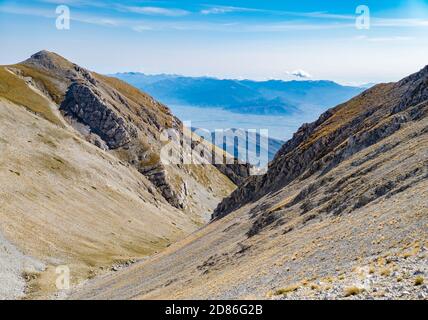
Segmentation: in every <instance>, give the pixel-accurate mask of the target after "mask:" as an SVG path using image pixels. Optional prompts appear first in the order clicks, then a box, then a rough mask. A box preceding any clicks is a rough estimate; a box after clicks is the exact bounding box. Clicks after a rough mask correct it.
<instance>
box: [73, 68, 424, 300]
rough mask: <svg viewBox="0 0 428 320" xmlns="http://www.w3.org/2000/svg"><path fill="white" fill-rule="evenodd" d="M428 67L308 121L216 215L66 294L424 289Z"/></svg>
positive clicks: (305, 294) (373, 294)
mask: <svg viewBox="0 0 428 320" xmlns="http://www.w3.org/2000/svg"><path fill="white" fill-rule="evenodd" d="M427 93H428V67H426V68H424V69H423V70H421V71H420V72H418V73H416V74H414V75H411V76H409V77H407V78H405V79H403V80H402V81H400V82H398V83H390V84H382V85H378V86H375V87H374V88H371V89H370V90H368V91H366V92H364V93H362V94H361V95H359V96H357V97H355V98H354V99H352V100H350V101H348V102H347V103H344V104H342V105H339V106H337V107H336V108H333V109H331V110H329V111H327V112H326V113H325V114H323V115H322V116H321V117H320V118H319V119H318V120H317V121H316V122H314V123H312V124H306V125H303V126H302V127H301V129H300V130H299V131H298V132H297V133H296V134H295V135H294V137H293V139H291V140H290V141H288V142H287V143H286V144H285V145H284V146H283V147H282V149H281V150H280V151H279V152H278V154H277V155H276V157H275V159H274V160H273V162H272V163H271V165H270V168H269V171H268V173H267V174H266V175H264V176H261V177H251V178H249V179H247V181H246V183H245V184H243V185H241V186H240V187H238V189H237V190H236V191H235V192H233V193H232V195H231V196H230V197H229V198H227V199H225V200H224V201H223V202H222V204H221V205H219V206H218V208H217V209H216V211H215V214H214V217H215V220H214V221H213V222H212V223H211V224H209V225H208V226H206V227H205V228H203V229H201V230H199V231H198V232H196V233H194V234H192V235H191V236H189V237H187V238H186V239H185V240H183V241H180V242H178V243H176V244H174V245H173V246H171V247H170V248H168V249H167V250H166V251H164V252H162V253H160V254H158V255H156V256H154V257H153V258H151V259H150V260H148V261H145V262H144V263H141V264H137V265H135V266H133V267H131V268H129V269H127V270H123V271H122V272H120V273H118V274H115V275H105V276H104V277H102V278H99V279H94V280H93V281H90V282H89V283H88V284H87V285H86V286H83V287H82V288H79V289H78V290H76V291H74V292H73V294H72V295H71V297H73V298H83V299H89V298H92V299H93V298H132V299H145V298H185V299H192V298H203V299H204V298H210V299H215V298H220V299H222V298H223V299H224V298H229V299H230V298H275V299H284V298H285V299H286V298H309V297H312V298H316V299H333V298H388V297H389V298H404V299H407V298H411V299H421V298H423V297H427V293H426V286H422V285H418V283H420V282H418V281H416V278H417V277H420V276H421V275H425V274H426V273H427V272H428V256H427V252H428V238H427V234H428V200H427V199H428V153H427V150H428V95H427Z"/></svg>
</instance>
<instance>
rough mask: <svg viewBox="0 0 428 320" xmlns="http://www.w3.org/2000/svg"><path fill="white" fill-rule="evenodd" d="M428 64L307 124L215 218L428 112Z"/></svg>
mask: <svg viewBox="0 0 428 320" xmlns="http://www.w3.org/2000/svg"><path fill="white" fill-rule="evenodd" d="M427 105H428V67H425V68H424V69H423V70H421V71H420V72H418V73H415V74H413V75H411V76H409V77H407V78H405V79H403V80H401V81H400V82H397V83H389V84H382V85H378V86H375V87H373V88H371V89H369V90H367V91H365V92H364V93H362V94H361V95H359V96H357V97H355V98H353V99H351V100H350V101H349V102H347V103H344V104H342V105H339V106H337V107H335V108H333V109H330V110H328V111H327V112H325V113H324V114H323V115H321V117H320V118H319V119H318V120H317V121H315V122H313V123H311V124H304V125H303V126H302V127H301V128H300V129H299V130H298V132H297V133H296V134H294V136H293V138H292V139H291V140H289V141H288V142H286V143H285V144H284V145H283V147H282V148H281V149H280V151H279V152H278V153H277V155H276V156H275V158H274V160H273V161H272V162H271V163H270V167H269V170H268V173H267V174H265V175H263V176H260V177H251V178H249V179H247V180H246V182H245V183H244V184H243V185H242V186H240V187H239V188H238V189H237V190H236V191H234V192H233V193H232V194H231V196H230V197H228V198H226V199H224V200H223V201H222V203H220V204H219V206H218V207H217V208H216V210H215V211H214V214H213V218H219V217H222V216H224V215H226V214H228V213H230V212H232V211H234V210H236V209H237V208H239V207H241V206H242V205H244V204H246V203H249V202H253V201H256V200H258V199H260V198H261V197H263V196H264V195H267V194H272V193H274V192H276V191H278V190H280V189H282V188H284V187H285V186H287V185H288V184H289V183H291V182H292V181H295V180H296V179H300V180H302V179H306V178H308V177H310V176H312V175H314V174H315V173H321V174H326V173H327V172H329V171H330V170H331V169H332V168H334V167H336V166H337V165H338V164H339V163H341V162H343V161H345V160H346V159H348V158H349V157H350V156H352V155H353V154H355V153H357V152H359V151H361V150H363V149H365V148H367V147H369V146H371V145H373V144H375V143H378V142H379V141H381V140H383V139H385V138H387V137H389V136H391V135H392V134H393V133H395V132H397V131H398V130H400V129H401V128H402V127H403V125H405V124H406V123H408V122H411V121H417V120H418V119H420V118H422V117H425V116H426V115H427V112H428V111H427Z"/></svg>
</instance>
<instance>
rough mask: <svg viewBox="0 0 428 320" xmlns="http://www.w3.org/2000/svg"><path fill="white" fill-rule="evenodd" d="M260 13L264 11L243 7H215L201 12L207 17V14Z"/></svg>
mask: <svg viewBox="0 0 428 320" xmlns="http://www.w3.org/2000/svg"><path fill="white" fill-rule="evenodd" d="M260 11H264V10H260V9H251V8H243V7H231V6H216V7H209V8H208V9H204V10H201V14H203V15H208V14H224V13H231V12H260Z"/></svg>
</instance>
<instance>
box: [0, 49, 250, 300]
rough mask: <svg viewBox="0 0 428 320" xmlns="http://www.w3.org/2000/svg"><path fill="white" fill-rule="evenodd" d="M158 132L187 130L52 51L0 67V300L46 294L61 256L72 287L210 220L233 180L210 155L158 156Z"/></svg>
mask: <svg viewBox="0 0 428 320" xmlns="http://www.w3.org/2000/svg"><path fill="white" fill-rule="evenodd" d="M164 129H175V130H176V131H177V132H179V133H182V130H183V129H182V128H181V123H180V122H179V121H178V120H177V119H176V118H175V117H174V116H173V115H172V114H171V113H170V111H169V109H168V108H167V107H166V106H164V105H162V104H160V103H158V102H156V101H155V100H154V99H153V98H151V97H150V96H148V95H146V94H144V93H142V92H140V91H139V90H138V89H136V88H134V87H131V86H130V85H128V84H126V83H124V82H122V81H120V80H118V79H114V78H109V77H105V76H102V75H99V74H96V73H94V72H90V71H88V70H86V69H84V68H82V67H80V66H77V65H75V64H73V63H71V62H69V61H67V60H66V59H64V58H63V57H61V56H59V55H57V54H55V53H52V52H48V51H41V52H39V53H36V54H35V55H33V56H32V57H31V58H30V59H28V60H26V61H24V62H22V63H19V64H16V65H10V66H0V150H1V154H0V163H1V165H0V181H1V183H0V278H1V279H2V284H3V283H4V284H5V285H4V286H3V285H2V286H1V289H0V298H16V297H21V296H23V295H24V294H26V295H27V297H29V298H38V297H46V296H49V295H50V294H52V293H54V292H55V291H57V289H56V288H55V279H56V278H57V274H56V273H55V268H56V267H57V266H59V265H66V266H68V267H69V268H70V271H71V277H72V283H73V285H75V284H77V283H79V282H81V281H83V280H86V279H88V278H91V277H94V276H95V275H96V274H99V273H103V272H105V271H107V270H110V268H111V267H112V265H116V267H114V268H116V269H117V268H119V267H121V266H122V265H123V264H129V263H130V262H129V261H130V260H132V261H133V260H134V259H142V258H144V257H146V256H147V255H150V254H152V253H154V252H156V251H158V250H160V249H162V248H164V247H166V246H167V245H169V244H171V243H172V242H174V241H176V240H177V239H179V238H182V237H183V236H184V235H187V234H189V233H190V232H192V231H194V230H195V229H196V228H198V227H199V226H200V225H201V224H202V223H203V222H204V221H206V220H207V219H209V215H210V212H212V210H213V209H214V208H215V206H216V205H217V203H218V202H219V200H220V199H221V198H222V197H224V196H225V195H227V194H229V193H230V192H231V191H232V190H233V189H234V188H235V185H234V183H233V182H232V181H231V180H230V179H229V178H228V177H227V176H225V175H224V174H222V173H221V172H220V171H219V170H218V169H217V168H216V167H214V166H212V165H209V164H206V165H204V166H203V167H201V166H195V165H193V164H185V165H182V164H173V165H164V164H163V163H161V161H160V157H161V152H162V150H163V149H162V148H163V146H164V145H165V141H162V140H161V138H160V137H161V133H162V131H163V130H164ZM194 138H196V139H197V137H194ZM196 144H197V143H196ZM167 145H168V146H170V147H171V148H172V149H178V150H179V149H180V148H179V147H180V146H179V145H177V143H175V142H172V143H171V144H167ZM200 145H202V147H200V149H201V150H202V149H203V150H211V149H214V151H215V152H219V154H220V155H223V154H224V153H223V152H222V151H219V150H218V149H216V148H214V147H213V146H212V145H210V144H208V143H205V142H202V143H200ZM219 168H220V169H221V170H222V171H224V172H226V173H230V174H231V175H233V178H234V179H237V180H239V179H243V178H244V177H245V175H246V174H248V172H247V171H245V170H244V169H242V170H241V166H240V165H236V166H234V165H231V166H224V167H219ZM244 168H245V166H244ZM235 169H237V170H235Z"/></svg>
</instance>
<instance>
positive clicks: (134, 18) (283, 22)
mask: <svg viewBox="0 0 428 320" xmlns="http://www.w3.org/2000/svg"><path fill="white" fill-rule="evenodd" d="M60 4H65V5H67V6H69V8H70V12H71V28H70V30H57V29H56V27H55V20H56V17H57V15H56V13H55V9H56V7H57V6H58V5H60ZM359 5H367V6H368V8H369V9H370V29H364V30H361V29H357V28H356V26H355V21H356V17H357V14H356V8H357V7H358V6H359ZM427 34H428V1H426V0H425V1H422V0H407V1H404V0H388V1H386V0H366V1H360V0H358V1H354V0H329V1H320V0H300V1H295V0H293V1H291V0H282V1H279V0H278V1H277V0H275V1H274V0H264V1H261V0H259V1H254V0H245V1H244V0H239V1H219V0H212V1H210V0H205V1H200V0H181V1H155V0H152V1H118V0H108V1H101V0H94V1H89V0H62V1H61V0H59V1H56V0H38V1H34V0H33V1H26V0H21V1H9V0H6V1H4V0H0V39H1V42H2V50H0V64H9V63H14V62H17V61H21V60H24V59H25V58H27V57H28V56H30V55H31V54H32V53H34V52H36V51H39V50H41V49H48V50H51V51H55V52H58V53H59V54H61V55H63V56H65V57H67V58H68V59H70V60H72V61H74V62H76V63H78V64H81V65H83V66H85V67H87V68H90V69H92V70H95V71H98V72H101V73H113V72H123V71H141V72H146V73H176V74H185V75H194V76H197V75H209V76H216V77H220V78H251V79H257V80H263V79H270V78H275V79H296V78H304V77H306V78H310V79H330V80H335V81H338V82H341V83H349V84H357V83H366V82H381V81H382V82H383V81H395V80H398V79H400V78H401V77H404V76H406V75H407V74H409V73H412V72H415V71H417V70H418V69H420V68H422V67H423V66H425V65H426V64H428V37H427Z"/></svg>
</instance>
